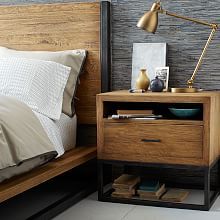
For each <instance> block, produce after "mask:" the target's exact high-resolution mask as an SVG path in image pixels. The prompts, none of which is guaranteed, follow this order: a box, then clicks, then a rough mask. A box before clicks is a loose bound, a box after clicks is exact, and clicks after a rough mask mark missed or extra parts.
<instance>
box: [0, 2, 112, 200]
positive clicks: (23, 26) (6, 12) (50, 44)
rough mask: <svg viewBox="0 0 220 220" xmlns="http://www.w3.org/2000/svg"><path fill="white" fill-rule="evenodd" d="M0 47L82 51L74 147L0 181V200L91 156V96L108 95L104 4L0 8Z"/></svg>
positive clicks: (106, 6) (108, 50)
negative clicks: (82, 58)
mask: <svg viewBox="0 0 220 220" xmlns="http://www.w3.org/2000/svg"><path fill="white" fill-rule="evenodd" d="M0 46H3V47H7V48H12V49H15V50H27V51H39V50H40V51H61V50H70V49H71V50H72V49H78V48H83V49H86V50H87V51H88V55H87V59H86V62H85V64H84V70H83V74H82V75H81V76H80V86H78V88H77V92H76V97H77V100H76V103H75V106H76V115H77V121H78V123H77V126H78V127H77V131H78V132H77V147H76V148H74V149H71V150H69V151H67V152H66V153H65V154H64V155H63V156H61V157H60V158H58V159H54V160H52V161H50V162H48V163H47V164H45V165H43V166H40V167H38V168H35V169H33V170H32V171H30V172H28V173H25V174H22V175H20V176H16V177H12V178H11V179H9V180H6V181H4V182H2V183H0V202H3V201H6V200H8V199H10V198H12V197H14V196H16V195H18V194H20V193H23V192H25V191H27V190H29V189H31V188H33V187H35V186H38V185H39V184H41V183H44V182H46V181H48V180H50V179H52V178H54V177H56V176H58V175H60V174H63V173H65V172H67V171H69V170H71V169H73V168H75V167H78V166H80V165H82V164H84V163H86V162H88V161H90V160H92V159H94V158H96V137H95V135H96V134H95V133H96V132H95V130H94V128H95V126H96V102H95V101H96V94H98V93H100V92H106V91H109V90H110V85H111V81H110V78H111V41H110V3H109V2H100V3H99V2H94V3H58V4H36V5H21V6H0ZM61 127H62V125H61ZM91 136H92V137H91ZM85 140H86V141H85ZM82 144H83V146H82Z"/></svg>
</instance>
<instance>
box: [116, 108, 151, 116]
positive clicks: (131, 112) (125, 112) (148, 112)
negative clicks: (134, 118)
mask: <svg viewBox="0 0 220 220" xmlns="http://www.w3.org/2000/svg"><path fill="white" fill-rule="evenodd" d="M117 114H118V115H153V110H146V109H145V110H142V109H137V110H130V109H125V110H123V109H120V110H117Z"/></svg>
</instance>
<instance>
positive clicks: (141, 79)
mask: <svg viewBox="0 0 220 220" xmlns="http://www.w3.org/2000/svg"><path fill="white" fill-rule="evenodd" d="M149 85H150V79H149V77H148V75H147V71H146V69H141V70H140V73H139V76H138V78H137V80H136V89H144V90H148V87H149Z"/></svg>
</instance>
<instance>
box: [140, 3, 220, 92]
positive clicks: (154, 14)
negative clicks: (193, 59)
mask: <svg viewBox="0 0 220 220" xmlns="http://www.w3.org/2000/svg"><path fill="white" fill-rule="evenodd" d="M158 13H161V14H166V15H169V16H172V17H176V18H180V19H184V20H187V21H192V22H195V23H197V24H202V25H206V26H209V27H210V28H211V29H212V30H211V33H210V35H209V38H208V40H207V42H206V44H205V47H204V49H203V51H202V54H201V56H200V58H199V61H198V63H197V65H196V67H195V70H194V72H193V74H192V76H191V78H190V79H189V80H188V81H187V85H188V87H186V88H171V92H179V93H180V92H182V93H186V92H197V91H198V90H197V89H196V88H194V87H193V83H194V80H195V76H196V74H197V72H198V70H199V67H200V66H201V64H202V60H203V58H204V56H205V53H206V51H207V48H208V46H209V44H210V42H211V40H212V38H213V36H214V33H215V32H216V31H217V29H218V25H217V24H214V23H208V22H205V21H200V20H197V19H194V18H188V17H185V16H182V15H177V14H174V13H171V12H168V11H166V10H164V9H162V6H161V2H160V1H157V2H156V3H154V4H153V5H152V7H151V10H150V11H148V12H146V13H145V14H144V15H143V16H142V17H141V19H140V20H139V21H138V24H137V27H139V28H142V29H143V30H145V31H148V32H150V33H153V34H154V33H155V32H156V30H157V25H158Z"/></svg>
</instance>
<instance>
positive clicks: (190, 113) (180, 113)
mask: <svg viewBox="0 0 220 220" xmlns="http://www.w3.org/2000/svg"><path fill="white" fill-rule="evenodd" d="M168 109H169V111H170V112H171V113H172V114H173V115H175V116H176V117H178V118H192V117H194V116H196V115H197V114H198V113H199V112H200V109H199V108H189V109H184V108H168Z"/></svg>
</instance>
